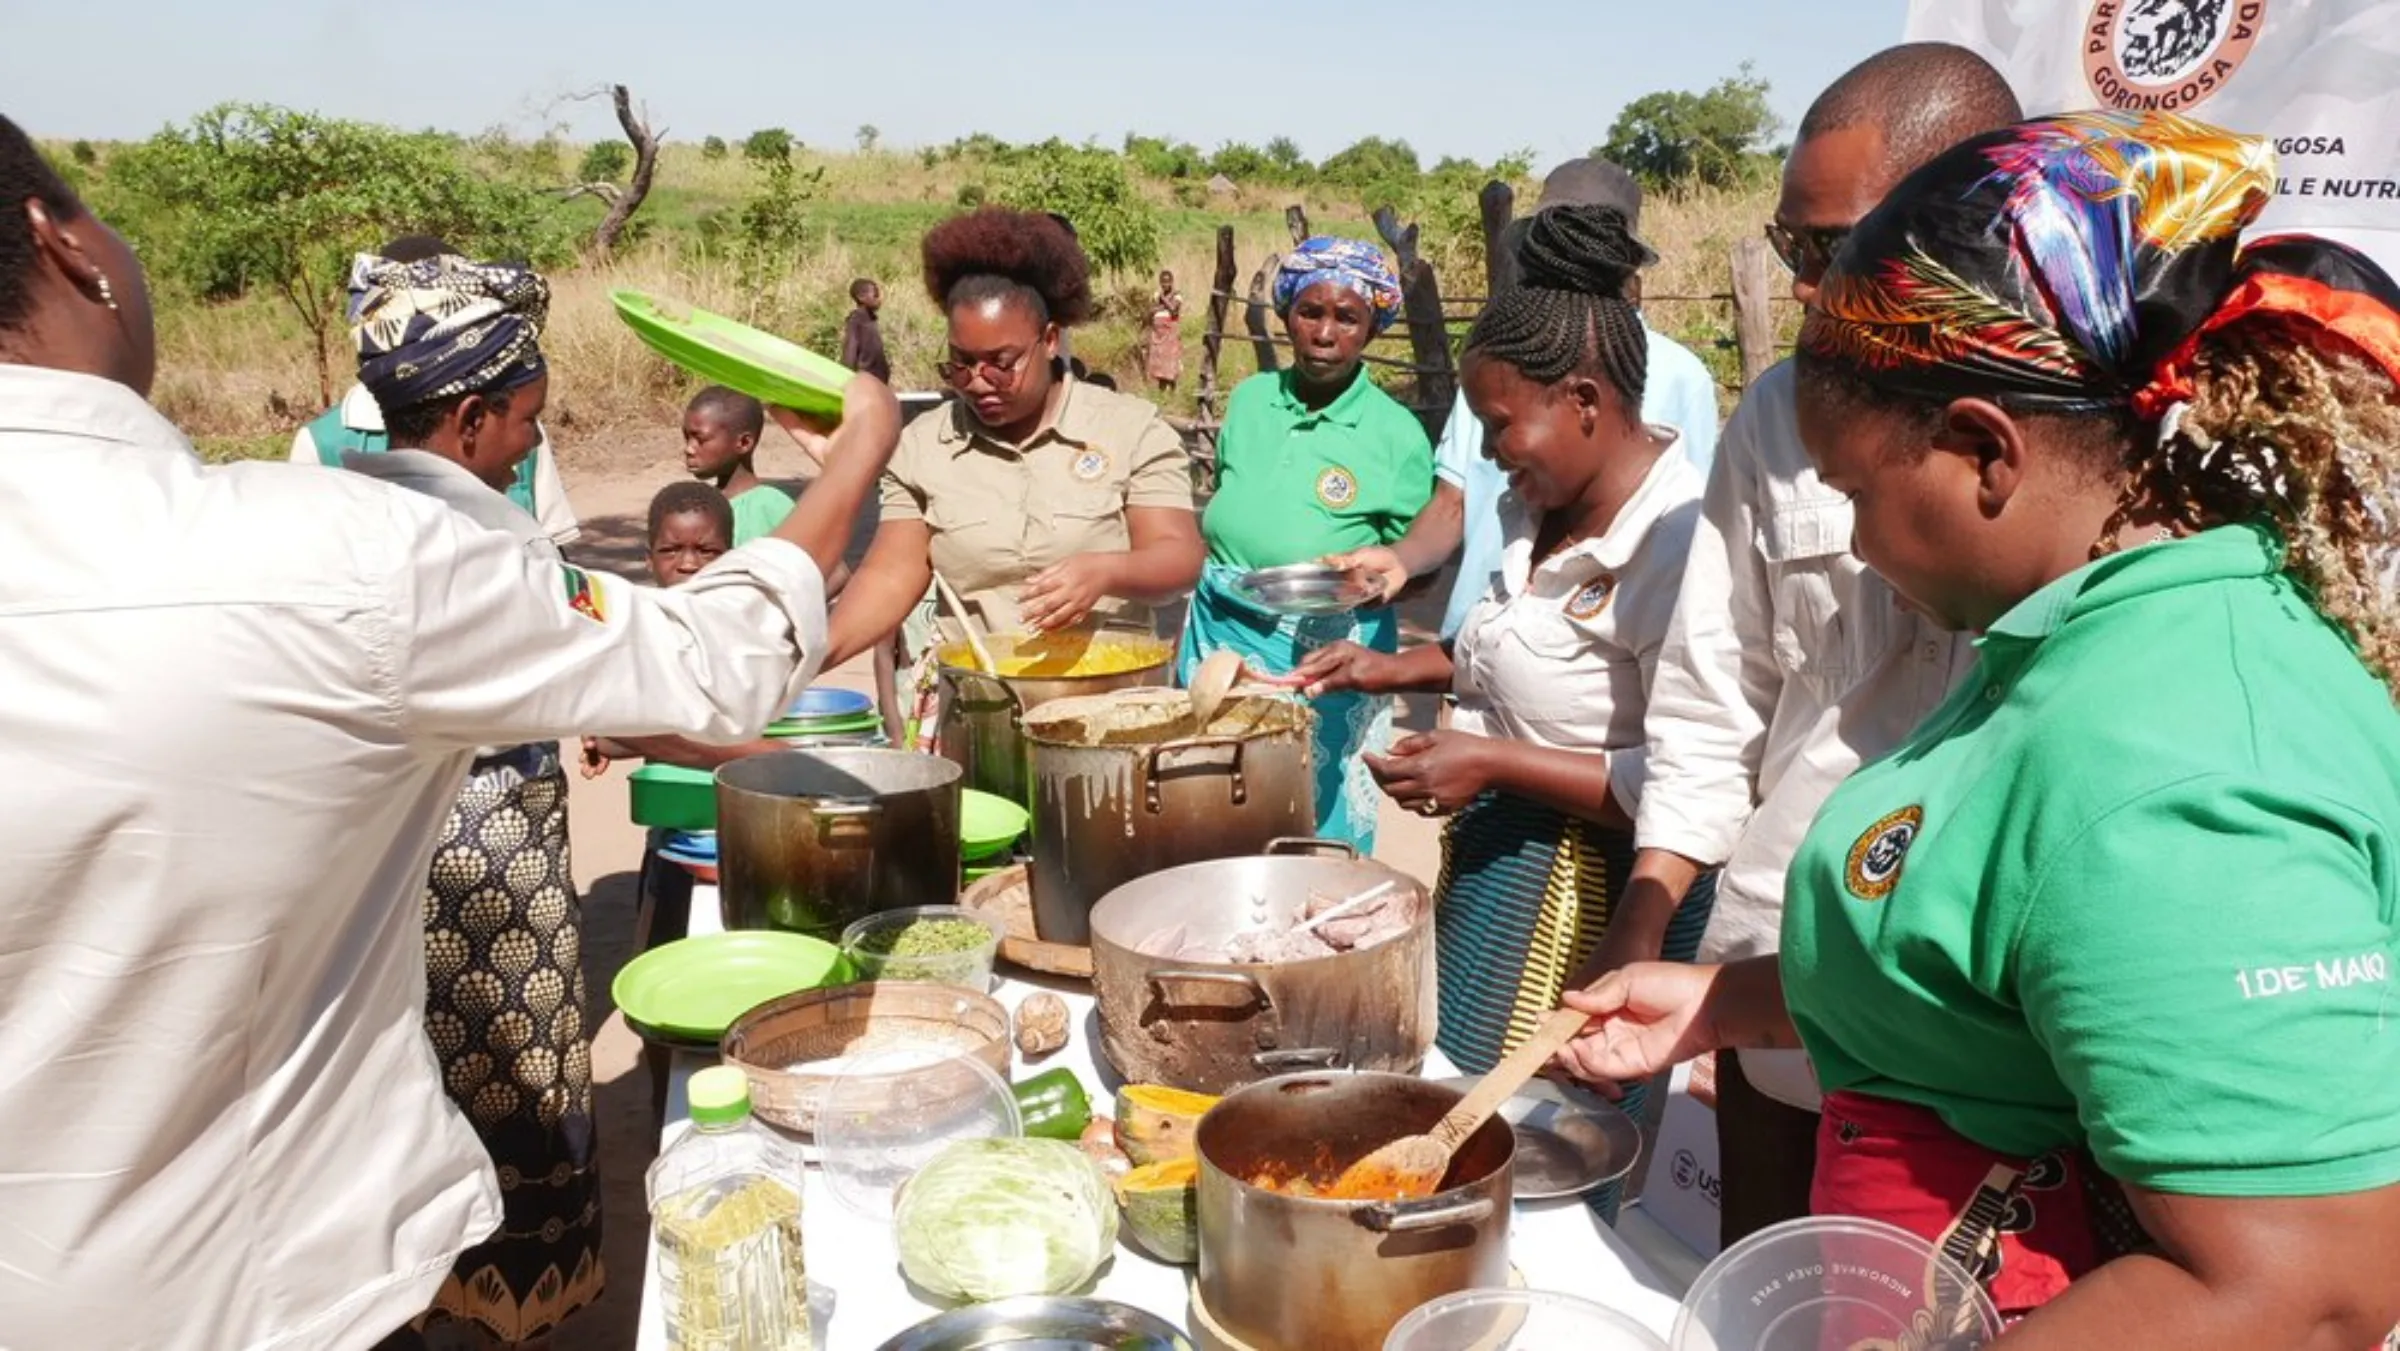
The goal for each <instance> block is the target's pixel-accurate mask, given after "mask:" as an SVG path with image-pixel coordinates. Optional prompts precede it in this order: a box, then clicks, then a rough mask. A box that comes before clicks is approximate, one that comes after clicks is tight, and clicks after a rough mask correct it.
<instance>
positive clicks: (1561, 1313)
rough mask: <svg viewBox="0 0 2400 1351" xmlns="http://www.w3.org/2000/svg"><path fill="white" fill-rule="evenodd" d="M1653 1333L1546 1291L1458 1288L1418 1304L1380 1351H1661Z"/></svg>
mask: <svg viewBox="0 0 2400 1351" xmlns="http://www.w3.org/2000/svg"><path fill="white" fill-rule="evenodd" d="M1666 1345H1667V1344H1666V1343H1665V1342H1663V1341H1660V1340H1659V1337H1658V1334H1657V1333H1655V1332H1652V1331H1651V1330H1650V1329H1648V1328H1646V1327H1643V1326H1642V1325H1641V1324H1640V1323H1637V1322H1635V1321H1634V1320H1633V1319H1631V1318H1628V1317H1626V1316H1625V1315H1624V1314H1621V1313H1618V1312H1617V1311H1616V1310H1614V1309H1610V1308H1607V1307H1605V1306H1603V1305H1599V1304H1594V1303H1593V1302H1591V1301H1590V1300H1588V1299H1577V1298H1576V1297H1575V1296H1573V1295H1561V1294H1557V1293H1554V1292H1552V1291H1548V1290H1461V1291H1458V1292H1457V1293H1456V1294H1449V1295H1443V1296H1441V1297H1439V1298H1437V1299H1431V1300H1428V1301H1426V1302H1425V1303H1423V1304H1420V1305H1418V1306H1417V1307H1416V1309H1415V1310H1414V1311H1413V1312H1411V1313H1410V1314H1409V1315H1408V1317H1406V1318H1403V1319H1401V1320H1400V1321H1399V1322H1398V1323H1396V1324H1394V1325H1393V1327H1392V1331H1391V1334H1390V1335H1389V1336H1387V1337H1385V1338H1384V1339H1383V1351H1550V1348H1553V1347H1556V1348H1565V1347H1573V1348H1575V1351H1666Z"/></svg>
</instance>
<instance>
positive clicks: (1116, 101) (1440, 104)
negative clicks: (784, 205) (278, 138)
mask: <svg viewBox="0 0 2400 1351" xmlns="http://www.w3.org/2000/svg"><path fill="white" fill-rule="evenodd" d="M1905 9H1906V5H1905V0H1582V3H1573V2H1572V0H1439V2H1429V0H1384V3H1381V4H1359V5H1349V6H1338V7H1328V6H1313V5H1299V4H1294V3H1289V0H1286V2H1285V3H1262V2H1260V0H1230V2H1228V3H1219V4H1216V5H1214V6H1202V5H1197V4H1187V5H1164V4H1155V3H1147V2H1146V0H1117V2H1116V3H1110V4H1103V3H1097V2H1096V0H1051V2H1050V3H1046V4H1044V3H1030V4H1029V3H1023V0H1015V2H1011V0H869V3H863V4H846V5H830V4H825V3H822V0H780V2H777V0H579V2H577V3H570V2H569V0H482V2H481V3H463V2H462V0H384V2H383V3H377V4H366V3H361V2H360V0H219V2H217V3H193V0H71V2H69V3H56V2H54V0H0V113H6V114H7V115H8V116H10V117H12V118H14V119H16V120H17V121H18V122H19V123H21V124H23V125H24V126H26V127H27V128H28V129H29V130H31V131H32V132H33V133H34V134H35V135H37V136H44V137H78V136H83V137H94V138H104V137H112V138H113V137H129V136H139V135H145V134H147V133H149V132H151V131H154V130H156V129H157V128H159V127H160V126H162V125H164V124H165V123H167V122H170V121H176V120H180V119H182V118H185V117H188V116H190V115H191V114H192V113H194V112H196V111H198V110H200V109H202V108H205V107H207V106H209V105H210V104H213V103H216V102H219V101H222V100H227V99H245V100H254V101H260V102H269V103H281V104H287V105H290V106H294V107H301V108H309V109H314V110H316V111H320V112H325V113H330V114H335V115H339V116H347V117H360V118H369V119H374V120H377V121H384V122H394V123H400V124H404V125H410V126H423V125H430V126H439V127H444V128H449V129H453V130H460V131H475V130H480V129H482V128H485V127H490V126H494V125H500V124H506V125H509V126H512V127H515V128H518V129H520V130H535V129H538V128H539V127H541V126H542V125H544V123H545V121H546V120H548V118H554V119H555V120H561V121H565V122H567V123H568V124H569V125H570V127H571V128H572V129H573V132H574V134H576V135H577V136H580V137H589V136H594V135H601V134H613V123H612V121H611V119H610V118H609V117H608V115H607V113H606V111H605V108H604V107H603V106H602V105H599V104H574V103H566V104H564V105H559V104H558V99H559V96H560V95H561V94H563V93H565V92H568V91H572V90H575V89H578V88H584V87H588V86H590V85H592V84H594V83H597V82H600V81H622V82H624V83H626V84H629V85H631V86H632V87H633V89H634V92H635V93H636V94H637V95H638V96H640V97H641V98H643V99H644V100H646V101H647V102H648V103H649V105H650V108H651V110H652V112H653V114H654V116H655V119H656V121H657V122H658V123H659V124H662V125H664V126H665V127H666V128H667V130H668V134H669V135H670V136H671V137H673V138H674V139H678V140H697V139H699V138H700V137H701V136H704V135H708V134H711V133H714V134H718V135H723V136H726V137H728V138H733V137H738V136H740V135H742V134H744V133H746V132H748V131H750V130H752V129H754V128H757V127H762V126H778V125H779V126H784V127H788V128H790V129H791V130H792V131H793V132H794V133H795V134H797V135H798V136H800V137H801V139H803V140H805V141H809V142H812V143H815V144H820V145H827V144H831V145H848V144H849V143H850V140H851V136H852V133H853V132H854V130H855V129H856V128H857V127H858V126H859V125H860V124H861V123H870V122H871V123H873V124H875V125H876V126H878V127H880V128H881V129H882V131H883V134H884V139H885V141H886V143H888V144H896V145H923V144H931V143H939V142H943V141H947V140H950V139H952V138H953V137H956V136H960V135H964V134H966V133H968V132H973V131H988V132H992V133H993V134H995V135H999V136H1002V137H1005V138H1008V139H1011V140H1025V139H1039V138H1041V137H1044V136H1050V135H1057V136H1062V137H1065V138H1067V139H1070V140H1081V139H1084V138H1086V137H1093V136H1096V137H1098V138H1100V139H1101V140H1102V141H1104V142H1107V143H1109V144H1112V145H1113V144H1115V143H1116V142H1117V141H1118V140H1119V139H1120V138H1121V137H1122V136H1123V135H1124V134H1125V132H1127V131H1128V130H1141V131H1145V132H1150V133H1153V134H1163V135H1171V136H1175V137H1178V138H1181V139H1185V140H1190V141H1194V142H1197V143H1198V144H1200V145H1201V146H1203V147H1213V146H1215V145H1216V144H1217V143H1219V142H1221V141H1225V140H1246V141H1252V142H1261V141H1265V140H1266V139H1268V138H1270V137H1273V136H1276V135H1278V134H1281V135H1288V136H1291V137H1292V138H1293V139H1294V140H1296V141H1298V142H1299V143H1300V145H1301V148H1302V149H1303V150H1305V151H1306V152H1308V153H1309V154H1310V155H1311V156H1314V157H1318V158H1322V157H1323V156H1325V155H1327V154H1330V153H1331V152H1333V151H1335V150H1338V149H1340V148H1341V147H1342V146H1344V145H1347V144H1349V143H1350V142H1352V141H1354V140H1356V139H1357V138H1359V137H1360V136H1364V135H1367V134H1370V133H1373V134H1378V135H1384V136H1393V137H1399V138H1403V139H1405V140H1407V141H1408V142H1409V143H1410V144H1412V145H1414V146H1415V147H1416V148H1417V150H1418V152H1419V153H1420V154H1421V155H1423V156H1424V157H1425V158H1426V159H1427V161H1428V162H1430V161H1431V160H1432V159H1434V158H1436V157H1439V156H1442V155H1448V154H1458V155H1469V156H1473V157H1475V158H1477V159H1490V158H1492V157H1494V156H1496V155H1499V154H1501V153H1504V152H1506V151H1509V150H1512V149H1515V148H1518V147H1531V148H1532V149H1533V150H1534V152H1535V155H1536V158H1537V161H1538V162H1540V163H1542V164H1548V163H1551V162H1554V161H1556V160H1559V159H1563V158H1566V157H1568V156H1571V155H1574V154H1578V153H1581V152H1582V151H1583V150H1585V149H1587V148H1588V147H1590V146H1591V145H1593V144H1595V143H1597V142H1598V141H1600V140H1601V139H1603V138H1604V137H1605V135H1606V133H1607V130H1608V125H1609V123H1610V121H1611V120H1612V119H1614V117H1615V116H1616V113H1617V110H1618V109H1619V108H1620V107H1621V106H1622V105H1623V104H1624V103H1625V102H1626V101H1627V100H1628V99H1631V98H1634V97H1637V96H1639V95H1641V94H1643V93H1647V92H1649V91H1651V90H1656V89H1697V88H1702V87H1705V86H1706V85H1708V84H1710V83H1713V82H1714V81H1715V80H1717V79H1718V78H1719V77H1721V76H1724V75H1726V74H1729V73H1731V72H1732V71H1733V70H1734V69H1735V68H1736V67H1737V66H1738V65H1739V64H1740V63H1742V62H1743V61H1751V62H1754V63H1755V64H1756V66H1757V68H1758V71H1759V73H1760V74H1762V75H1764V76H1765V77H1767V79H1768V80H1770V81H1771V82H1772V84H1773V91H1774V92H1773V97H1774V102H1775V105H1776V107H1777V109H1778V111H1780V112H1781V113H1782V114H1783V115H1784V117H1785V118H1786V119H1787V123H1788V122H1789V121H1790V120H1796V119H1797V117H1798V116H1799V113H1800V111H1801V110H1802V109H1803V108H1805V107H1806V106H1807V103H1808V100H1809V98H1810V97H1811V96H1812V95H1813V94H1814V93H1815V92H1816V90H1818V89H1819V88H1821V87H1823V85H1824V84H1825V82H1826V81H1827V80H1829V79H1831V78H1832V77H1833V76H1835V75H1837V74H1839V73H1840V72H1841V71H1842V70H1843V69H1844V68H1845V67H1847V66H1848V65H1849V64H1851V63H1852V62H1854V61H1856V60H1858V59H1859V58H1861V57H1863V56H1865V55H1866V54H1867V53H1869V52H1872V51H1874V50H1875V49H1877V48H1878V47H1881V46H1884V45H1886V44H1888V43H1891V42H1894V41H1897V40H1898V39H1899V36H1900V30H1901V24H1902V20H1903V17H1904V13H1905ZM1421 85H1431V86H1433V87H1434V88H1433V92H1431V93H1417V92H1414V90H1413V89H1412V86H1421ZM551 107H555V108H556V109H557V110H556V111H555V112H554V113H551V114H549V115H548V118H546V115H545V111H544V110H545V109H546V108H551Z"/></svg>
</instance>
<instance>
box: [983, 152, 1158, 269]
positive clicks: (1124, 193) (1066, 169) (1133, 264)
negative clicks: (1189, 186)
mask: <svg viewBox="0 0 2400 1351" xmlns="http://www.w3.org/2000/svg"><path fill="white" fill-rule="evenodd" d="M1000 200H1001V201H1003V202H1006V203H1007V204H1008V205H1010V206H1014V207H1018V208H1021V209H1024V210H1028V211H1055V212H1057V213H1058V214H1060V215H1062V216H1065V217H1066V218H1067V219H1068V220H1071V221H1073V222H1075V231H1076V234H1077V236H1078V237H1080V238H1081V240H1082V241H1083V251H1084V253H1086V254H1087V255H1089V256H1090V258H1091V260H1092V262H1093V264H1094V265H1095V266H1097V267H1098V268H1099V269H1100V270H1101V271H1103V272H1111V273H1126V272H1147V271H1149V270H1150V269H1151V268H1153V267H1156V266H1157V265H1158V211H1157V209H1156V208H1154V207H1152V206H1151V205H1150V203H1149V202H1148V201H1147V200H1145V199H1144V198H1143V197H1142V195H1141V193H1140V192H1139V191H1137V190H1136V189H1135V188H1134V185H1133V179H1132V176H1131V175H1129V174H1127V173H1126V172H1125V161H1124V159H1123V158H1122V157H1120V156H1117V155H1112V154H1109V153H1108V152H1107V151H1105V150H1092V149H1087V148H1082V147H1077V146H1070V145H1066V144H1063V143H1061V142H1058V141H1050V142H1047V143H1045V144H1043V145H1039V146H1034V147H1031V148H1030V149H1028V150H1026V151H1024V152H1023V153H1022V155H1021V156H1020V157H1019V158H1018V161H1017V163H1015V164H1014V165H1013V166H1012V167H1011V168H1010V169H1009V171H1008V173H1007V176H1006V177H1005V178H1004V179H1003V180H1002V183H1001V187H1000Z"/></svg>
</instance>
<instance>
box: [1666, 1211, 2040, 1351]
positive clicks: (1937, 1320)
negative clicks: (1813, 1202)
mask: <svg viewBox="0 0 2400 1351" xmlns="http://www.w3.org/2000/svg"><path fill="white" fill-rule="evenodd" d="M1999 1336H2000V1311H1999V1310H1998V1309H1997V1308H1995V1307H1993V1305H1992V1298H1991V1296H1990V1295H1987V1294H1985V1293H1984V1291H1983V1287H1982V1286H1981V1285H1978V1284H1977V1283H1976V1282H1975V1279H1974V1278H1973V1277H1971V1276H1969V1275H1968V1274H1967V1273H1966V1271H1965V1270H1964V1269H1962V1268H1961V1267H1960V1266H1959V1265H1958V1264H1957V1263H1955V1262H1953V1261H1951V1260H1950V1259H1949V1258H1947V1257H1944V1256H1942V1255H1941V1253H1940V1252H1939V1251H1937V1250H1936V1249H1935V1248H1934V1246H1933V1245H1932V1244H1930V1243H1928V1242H1926V1241H1925V1240H1924V1239H1921V1238H1919V1237H1917V1236H1916V1235H1915V1234H1912V1233H1909V1232H1908V1231H1906V1230H1904V1229H1896V1228H1894V1227H1893V1226H1891V1225H1888V1224H1882V1223H1879V1222H1877V1221H1874V1220H1860V1219H1848V1218H1837V1217H1832V1216H1825V1217H1819V1218H1813V1219H1806V1220H1792V1221H1790V1222H1788V1223H1784V1224H1779V1225H1776V1226H1774V1227H1773V1228H1770V1229H1762V1230H1760V1231H1759V1232H1757V1233H1755V1234H1752V1235H1751V1236H1750V1237H1749V1238H1746V1239H1744V1240H1742V1241H1741V1242H1740V1243H1737V1244H1735V1245H1733V1246H1732V1247H1731V1248H1728V1249H1726V1250H1725V1252H1724V1253H1723V1254H1721V1255H1720V1256H1719V1257H1718V1258H1717V1260H1715V1261H1714V1262H1711V1263H1709V1264H1708V1268H1707V1269H1706V1270H1704V1271H1702V1272H1701V1273H1700V1279H1698V1280H1696V1281H1694V1282H1692V1289H1691V1293H1690V1294H1689V1295H1687V1296H1685V1298H1684V1301H1683V1308H1682V1310H1681V1311H1680V1312H1678V1313H1677V1314H1676V1316H1675V1332H1674V1335H1673V1336H1672V1337H1670V1338H1669V1339H1668V1344H1669V1345H1670V1346H1671V1347H1672V1348H1673V1351H1822V1348H1825V1347H1847V1346H1856V1345H1859V1344H1860V1343H1862V1342H1871V1341H1878V1340H1880V1342H1881V1343H1882V1344H1886V1345H1888V1344H1890V1343H1893V1342H1898V1343H1899V1344H1900V1345H1903V1346H1924V1347H1939V1348H1941V1351H1976V1348H1978V1347H1982V1346H1984V1345H1987V1344H1989V1343H1990V1342H1992V1341H1994V1340H1995V1339H1997V1338H1998V1337H1999Z"/></svg>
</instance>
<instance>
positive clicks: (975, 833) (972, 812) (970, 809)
mask: <svg viewBox="0 0 2400 1351" xmlns="http://www.w3.org/2000/svg"><path fill="white" fill-rule="evenodd" d="M1031 824H1033V813H1031V812H1029V811H1026V810H1025V808H1024V805H1023V804H1021V803H1016V802H1011V801H1009V800H1008V799H1007V798H1004V797H1002V796H1000V795H999V794H997V793H985V792H979V791H977V790H975V789H973V788H966V789H961V790H960V791H959V794H958V856H959V857H960V858H961V859H979V858H989V857H991V856H992V855H994V854H997V853H999V852H1000V851H1002V850H1004V849H1006V848H1008V847H1009V846H1010V845H1012V844H1015V843H1016V842H1017V840H1018V839H1019V838H1020V837H1021V836H1023V835H1024V834H1025V827H1027V826H1029V825H1031Z"/></svg>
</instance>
